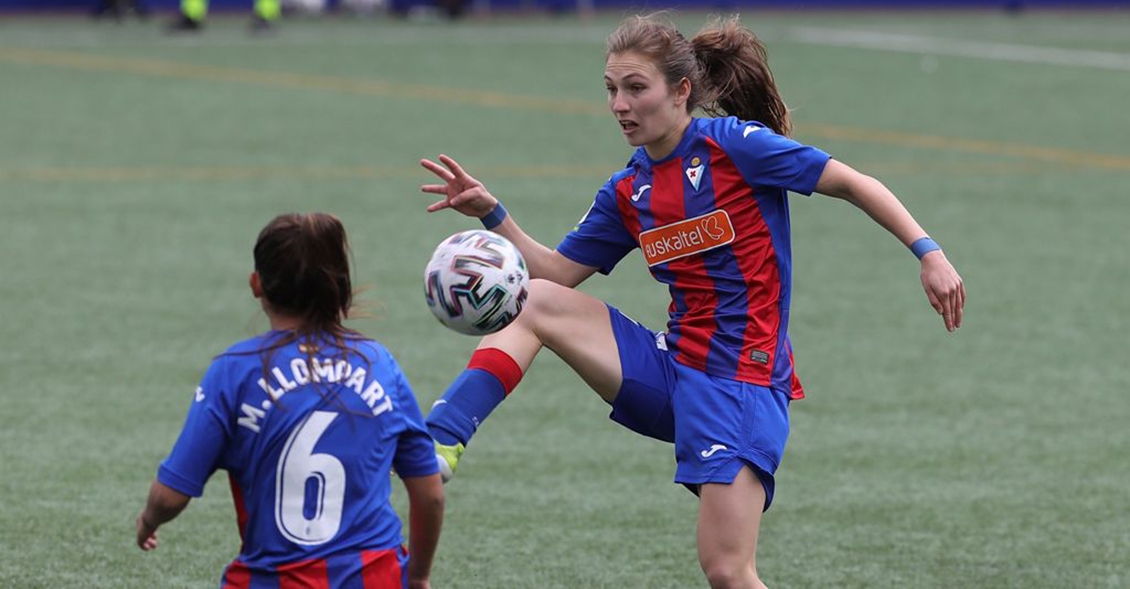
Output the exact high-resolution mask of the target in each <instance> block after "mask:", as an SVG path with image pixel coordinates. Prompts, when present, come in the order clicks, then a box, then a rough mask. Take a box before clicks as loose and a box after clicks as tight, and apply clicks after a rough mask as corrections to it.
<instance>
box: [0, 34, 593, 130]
mask: <svg viewBox="0 0 1130 589" xmlns="http://www.w3.org/2000/svg"><path fill="white" fill-rule="evenodd" d="M0 59H3V60H4V61H9V62H13V63H21V64H26V65H45V66H56V67H66V68H71V69H79V70H90V71H108V72H114V73H127V74H136V75H145V76H160V77H166V78H177V79H186V80H205V81H209V82H236V83H241V84H252V85H257V86H266V87H271V88H289V89H298V90H321V91H331V92H342V93H345V94H358V95H363V96H382V97H391V98H415V99H421V100H438V101H444V102H457V103H461V104H474V105H478V106H487V107H495V108H498V107H501V108H514V109H523V110H537V111H549V112H554V113H565V114H572V113H577V114H600V115H603V114H605V113H607V110H606V109H605V108H604V105H602V104H594V103H592V102H586V101H581V100H564V99H559V98H541V97H537V96H521V95H515V94H504V93H501V92H488V91H482V90H467V89H458V88H447V87H442V86H425V85H416V84H399V83H396V84H393V83H389V82H382V81H380V80H371V79H359V78H347V77H341V76H325V75H319V74H301V73H293V72H271V71H261V70H250V69H244V68H233V67H222V66H211V65H199V64H191V63H182V62H176V61H165V60H157V59H139V58H133V57H109V56H101V55H89V54H85V53H76V52H69V51H47V50H42V49H0Z"/></svg>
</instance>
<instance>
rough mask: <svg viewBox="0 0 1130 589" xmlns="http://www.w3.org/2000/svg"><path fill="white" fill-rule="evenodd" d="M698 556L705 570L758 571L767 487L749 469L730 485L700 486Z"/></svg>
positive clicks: (747, 467) (745, 469)
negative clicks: (758, 546)
mask: <svg viewBox="0 0 1130 589" xmlns="http://www.w3.org/2000/svg"><path fill="white" fill-rule="evenodd" d="M699 491H700V497H701V503H700V505H699V513H698V555H699V561H700V562H701V563H702V568H703V570H705V571H707V574H708V575H709V574H710V573H711V572H712V571H714V572H719V571H730V572H731V573H732V572H735V571H742V572H744V571H745V570H747V567H749V568H750V569H752V570H756V552H757V535H758V531H759V530H760V528H761V516H762V507H763V506H764V505H765V488H764V487H763V486H762V484H761V481H760V480H759V479H758V477H757V475H756V474H754V472H753V470H751V469H750V467H749V466H745V467H743V468H742V469H741V470H740V471H739V472H738V474H737V476H735V477H734V481H733V482H732V483H730V484H719V483H707V484H704V485H702V486H701V487H700V489H699Z"/></svg>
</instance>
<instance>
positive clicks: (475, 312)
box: [424, 229, 530, 335]
mask: <svg viewBox="0 0 1130 589" xmlns="http://www.w3.org/2000/svg"><path fill="white" fill-rule="evenodd" d="M529 291H530V273H529V271H528V270H526V261H525V260H523V259H522V254H521V253H520V252H519V251H518V248H516V247H514V244H512V243H510V241H509V240H507V239H506V238H505V237H502V236H501V235H499V234H497V233H492V232H490V231H485V230H482V229H475V230H472V231H463V232H461V233H456V234H455V235H452V236H451V237H448V238H447V239H445V240H443V242H442V243H440V244H439V246H438V247H436V251H435V253H433V254H432V259H431V261H429V262H428V267H427V269H425V270H424V297H425V299H426V300H427V301H428V308H429V309H431V310H432V314H433V315H435V316H436V319H439V321H440V323H443V324H444V325H446V326H447V327H449V328H451V329H453V330H455V331H458V332H459V333H464V334H467V335H487V334H488V333H494V332H496V331H498V330H500V329H502V328H503V327H506V326H507V325H509V324H510V322H511V321H514V318H515V317H517V316H518V313H520V312H521V311H522V305H524V304H525V303H526V296H527V295H528V294H529Z"/></svg>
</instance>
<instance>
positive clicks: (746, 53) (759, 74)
mask: <svg viewBox="0 0 1130 589" xmlns="http://www.w3.org/2000/svg"><path fill="white" fill-rule="evenodd" d="M628 52H635V53H639V54H641V55H644V56H646V57H648V58H649V59H651V60H652V61H653V62H654V63H655V65H656V67H658V68H659V71H660V72H662V73H663V76H664V78H665V79H666V80H667V83H668V84H670V85H671V86H674V85H676V84H678V83H679V82H680V81H681V80H682V79H683V78H686V79H687V80H688V81H690V83H691V95H690V99H689V100H688V101H687V112H691V111H693V110H694V109H695V108H701V109H702V110H703V111H704V112H706V113H707V114H709V115H711V116H719V115H733V116H736V117H738V118H739V119H742V120H747V121H758V122H761V123H764V124H765V125H767V126H768V127H769V128H770V129H773V130H774V131H776V132H777V133H779V134H781V135H789V134H790V133H791V132H792V123H791V121H790V120H789V109H788V107H786V106H785V102H784V101H783V100H781V96H780V94H779V93H778V92H777V83H776V82H775V81H774V80H773V73H772V72H771V71H769V61H768V56H767V54H766V52H765V45H763V44H762V43H761V40H760V39H758V38H757V36H756V35H754V34H753V31H751V30H749V29H747V28H745V27H743V26H742V25H741V22H740V21H739V20H738V17H737V16H729V17H726V18H714V19H712V20H711V21H710V22H708V23H707V24H706V26H705V27H703V29H702V30H701V31H699V33H698V34H697V35H695V37H694V39H691V40H690V41H688V40H687V39H686V38H685V37H683V35H682V33H680V32H679V31H678V29H676V28H675V26H674V25H672V24H670V23H669V22H664V21H661V20H660V15H646V16H633V17H629V18H627V19H625V20H624V21H623V22H621V23H620V26H619V27H617V28H616V30H615V31H613V32H612V34H611V35H609V36H608V42H607V45H606V49H605V58H606V59H607V58H608V57H609V56H611V55H612V54H614V53H628Z"/></svg>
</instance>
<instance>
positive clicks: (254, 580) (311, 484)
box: [137, 213, 444, 589]
mask: <svg viewBox="0 0 1130 589" xmlns="http://www.w3.org/2000/svg"><path fill="white" fill-rule="evenodd" d="M250 282H251V292H252V294H254V295H255V298H257V299H259V300H260V302H261V303H262V306H263V311H264V312H265V313H266V314H267V318H268V319H269V321H270V325H271V330H270V331H268V332H267V333H264V334H262V335H259V336H256V337H253V338H251V339H249V340H246V341H243V342H240V343H237V344H235V345H234V346H232V347H231V348H229V349H228V350H227V351H226V352H225V353H223V354H221V355H220V356H218V357H217V358H216V359H215V360H214V361H213V362H212V365H211V367H209V369H208V371H207V373H206V374H205V375H204V379H203V382H201V383H200V386H199V387H197V389H196V395H195V397H194V401H193V403H192V407H191V408H190V409H189V411H188V418H187V421H186V422H185V425H184V430H183V431H182V432H181V434H180V438H179V439H178V440H177V443H176V445H175V446H174V447H173V450H172V453H171V454H170V455H169V457H168V458H167V459H166V460H165V462H163V463H162V464H161V467H160V469H159V470H158V472H157V479H156V480H155V481H153V484H152V486H151V488H150V491H149V499H148V501H147V502H146V504H145V508H144V509H142V510H141V513H140V514H138V516H137V545H138V546H139V547H141V549H142V550H152V549H154V548H156V547H157V528H158V527H160V526H161V525H162V524H164V523H166V522H168V521H170V520H172V519H173V518H175V517H176V516H177V515H178V514H179V513H180V512H181V511H182V510H183V509H184V508H185V507H186V506H187V505H188V502H189V498H191V497H199V496H200V494H201V493H202V492H203V490H204V483H205V482H206V481H207V480H208V477H209V476H211V474H212V473H213V472H214V471H215V470H216V469H224V470H227V471H228V476H229V478H230V480H231V489H232V497H233V499H234V500H235V508H236V513H237V515H238V520H239V531H240V536H241V538H242V539H243V547H242V549H241V550H240V554H239V557H238V558H237V559H236V560H235V561H234V562H232V563H231V564H230V565H229V566H228V567H227V569H226V570H225V571H224V575H223V582H222V586H223V587H225V588H233V589H234V588H240V587H279V586H282V587H290V586H295V587H297V586H301V587H327V588H331V587H335V588H336V587H365V588H366V589H385V588H391V587H412V588H415V589H426V588H427V587H429V581H428V578H429V573H430V570H431V564H432V558H433V556H434V554H435V550H436V544H437V542H438V541H439V535H440V526H441V524H442V521H443V502H444V498H443V483H442V482H441V480H440V476H439V468H438V465H437V463H436V459H435V450H434V446H433V444H432V438H431V437H430V436H429V435H428V432H427V429H426V428H425V426H424V420H423V416H422V415H421V413H420V409H419V407H418V406H417V404H416V399H415V397H414V396H413V393H412V390H411V389H410V388H409V386H408V381H407V380H406V379H405V377H404V374H403V373H402V372H401V370H400V368H399V366H398V365H397V363H396V360H395V359H393V357H392V355H391V354H389V352H388V350H386V349H385V348H384V347H383V346H381V345H380V344H378V343H377V342H375V341H373V340H371V339H368V338H366V337H364V336H362V335H361V334H359V333H357V332H355V331H352V330H350V329H347V328H345V327H344V326H343V325H342V321H343V320H344V319H345V318H346V317H347V316H348V315H349V312H350V309H351V306H352V296H353V295H352V286H351V282H350V277H349V248H348V243H347V241H346V236H345V229H344V227H342V224H341V221H339V220H338V219H337V218H336V217H333V216H332V215H326V214H318V213H314V214H308V215H297V214H295V215H281V216H279V217H276V218H275V219H274V220H272V221H271V222H270V223H269V224H268V225H267V226H266V227H265V228H264V229H263V231H262V232H261V233H260V234H259V239H258V241H257V242H256V243H255V271H254V272H252V273H251V279H250ZM393 468H395V469H396V472H397V474H398V475H399V476H400V479H401V480H402V481H403V482H404V486H405V488H406V489H407V491H408V500H409V529H410V535H409V549H408V550H405V548H404V547H403V538H402V536H401V523H400V519H399V518H398V517H397V515H396V512H395V511H394V510H393V507H392V505H391V504H390V502H389V492H390V490H391V489H390V478H389V475H390V472H391V470H392V469H393Z"/></svg>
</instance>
